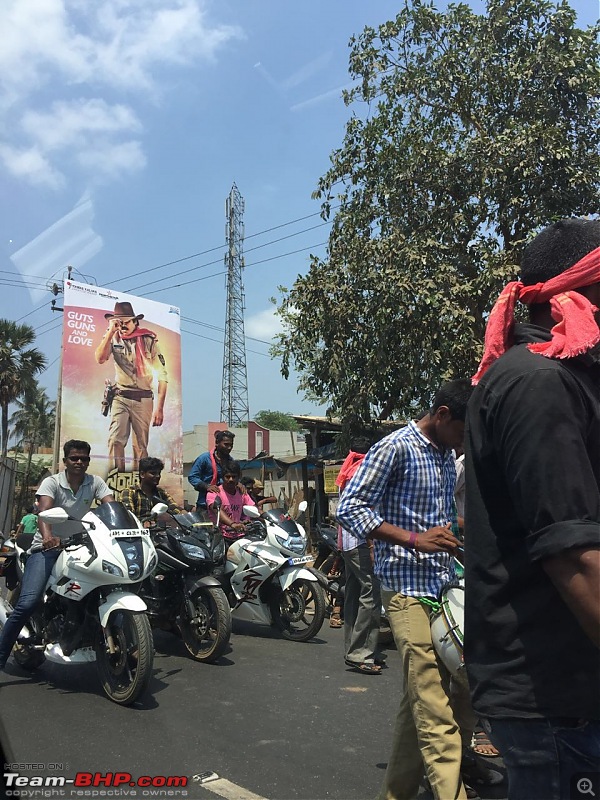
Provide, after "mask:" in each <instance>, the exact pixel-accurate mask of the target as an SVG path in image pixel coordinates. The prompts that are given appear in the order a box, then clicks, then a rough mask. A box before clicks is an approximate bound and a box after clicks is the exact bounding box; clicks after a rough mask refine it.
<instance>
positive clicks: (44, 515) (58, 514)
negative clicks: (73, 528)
mask: <svg viewBox="0 0 600 800" xmlns="http://www.w3.org/2000/svg"><path fill="white" fill-rule="evenodd" d="M38 517H39V518H40V519H43V520H44V522H48V523H49V524H50V525H62V523H63V522H67V521H68V520H70V519H72V517H70V516H69V515H68V514H67V512H66V511H65V510H64V508H61V507H60V506H57V507H56V508H47V509H46V510H45V511H40V512H39V514H38Z"/></svg>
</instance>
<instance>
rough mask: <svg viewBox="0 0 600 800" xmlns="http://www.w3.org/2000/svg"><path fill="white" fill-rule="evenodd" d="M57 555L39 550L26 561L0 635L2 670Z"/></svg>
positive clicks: (40, 595) (51, 551)
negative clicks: (18, 591)
mask: <svg viewBox="0 0 600 800" xmlns="http://www.w3.org/2000/svg"><path fill="white" fill-rule="evenodd" d="M58 554H59V551H58V550H40V551H38V552H37V553H32V554H31V555H30V556H29V558H28V559H27V564H26V565H25V572H24V573H23V582H22V584H21V594H20V596H19V599H18V600H17V605H16V606H15V608H14V610H13V611H12V612H11V614H10V615H9V617H8V619H7V620H6V625H5V626H4V629H3V631H2V634H1V635H0V669H4V665H5V664H6V662H7V661H8V657H9V655H10V651H11V650H12V649H13V645H14V643H15V642H16V641H17V638H18V636H19V633H20V632H21V628H22V627H23V626H24V625H25V624H27V622H28V621H29V618H30V617H31V615H32V614H33V612H34V610H35V607H36V606H37V604H38V603H39V601H40V599H41V597H42V595H43V593H44V588H45V587H46V583H47V582H48V578H49V577H50V573H51V572H52V567H53V566H54V562H55V561H56V559H57V558H58Z"/></svg>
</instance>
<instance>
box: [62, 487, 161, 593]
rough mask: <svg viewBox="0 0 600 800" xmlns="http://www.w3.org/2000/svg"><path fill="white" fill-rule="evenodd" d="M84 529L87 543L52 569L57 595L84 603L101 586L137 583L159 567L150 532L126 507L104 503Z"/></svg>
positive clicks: (64, 554)
mask: <svg viewBox="0 0 600 800" xmlns="http://www.w3.org/2000/svg"><path fill="white" fill-rule="evenodd" d="M86 523H88V524H86ZM82 527H83V528H84V529H85V530H86V534H87V535H86V537H85V542H84V543H83V544H80V545H75V546H73V547H69V548H67V549H66V550H63V551H62V552H61V553H60V555H59V557H58V558H57V560H56V563H55V565H54V567H53V569H52V574H51V575H50V578H49V587H50V588H51V589H52V591H53V592H55V593H56V594H57V595H60V596H62V597H68V598H70V599H72V600H81V599H82V598H83V597H85V596H86V595H87V594H89V592H91V591H92V590H93V589H96V588H98V587H99V586H110V585H115V586H116V585H121V584H132V583H137V582H138V581H141V580H143V578H145V577H147V576H148V575H150V574H151V572H152V571H153V570H154V568H155V567H156V564H157V561H158V559H157V557H156V552H155V549H154V545H153V544H152V541H151V539H150V535H149V531H148V530H147V529H146V528H143V527H142V526H141V525H140V524H139V522H138V520H137V518H136V517H135V516H134V515H133V514H131V513H130V512H129V511H128V510H127V509H126V508H125V506H124V505H123V504H122V503H119V502H113V503H102V504H101V505H100V506H98V508H96V509H94V511H89V512H88V513H87V514H86V515H85V516H84V517H83V524H82Z"/></svg>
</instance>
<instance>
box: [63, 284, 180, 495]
mask: <svg viewBox="0 0 600 800" xmlns="http://www.w3.org/2000/svg"><path fill="white" fill-rule="evenodd" d="M59 400H60V412H59V414H60V436H59V445H60V451H59V458H60V459H62V446H63V444H64V443H65V442H66V441H67V440H69V439H83V440H85V441H87V442H89V443H90V445H91V447H92V452H91V462H90V466H89V473H90V474H95V475H100V476H101V477H103V478H104V479H105V480H106V482H107V483H108V485H109V487H110V488H111V489H113V490H114V492H115V493H117V492H119V491H121V490H122V489H124V488H125V487H126V486H129V485H131V484H132V483H136V482H137V478H138V464H139V460H140V458H143V457H144V456H154V457H156V458H160V459H161V461H163V462H164V465H165V466H164V470H163V473H162V478H161V486H162V487H163V488H164V489H166V491H168V492H169V494H171V495H172V496H173V498H174V499H175V501H176V502H178V503H180V504H183V487H182V475H183V446H182V427H181V426H182V413H181V333H180V316H179V309H178V308H176V307H174V306H170V305H167V304H165V303H157V302H155V301H154V300H148V299H146V298H144V297H135V296H133V295H129V294H125V293H123V292H118V291H113V290H112V289H104V288H101V287H99V286H89V285H87V284H83V283H77V282H76V281H72V280H66V281H65V289H64V322H63V351H62V373H61V392H60V398H59ZM59 468H62V460H60V461H59ZM117 496H118V495H117Z"/></svg>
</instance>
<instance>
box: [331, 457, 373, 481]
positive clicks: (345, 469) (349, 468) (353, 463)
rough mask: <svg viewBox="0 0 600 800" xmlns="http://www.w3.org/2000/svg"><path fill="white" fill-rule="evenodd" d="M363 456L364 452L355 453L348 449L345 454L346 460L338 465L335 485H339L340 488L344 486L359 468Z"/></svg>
mask: <svg viewBox="0 0 600 800" xmlns="http://www.w3.org/2000/svg"><path fill="white" fill-rule="evenodd" d="M365 456H366V453H355V452H354V451H353V450H350V452H349V453H348V455H347V456H346V460H345V461H344V463H343V464H342V466H341V467H340V471H339V472H338V476H337V478H336V479H335V484H336V486H339V487H340V489H343V488H344V486H345V485H346V484H347V483H348V481H349V480H350V478H351V477H352V476H353V475H354V473H355V472H356V470H357V469H358V468H359V466H360V462H361V461H362V460H363V458H364V457H365Z"/></svg>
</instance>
